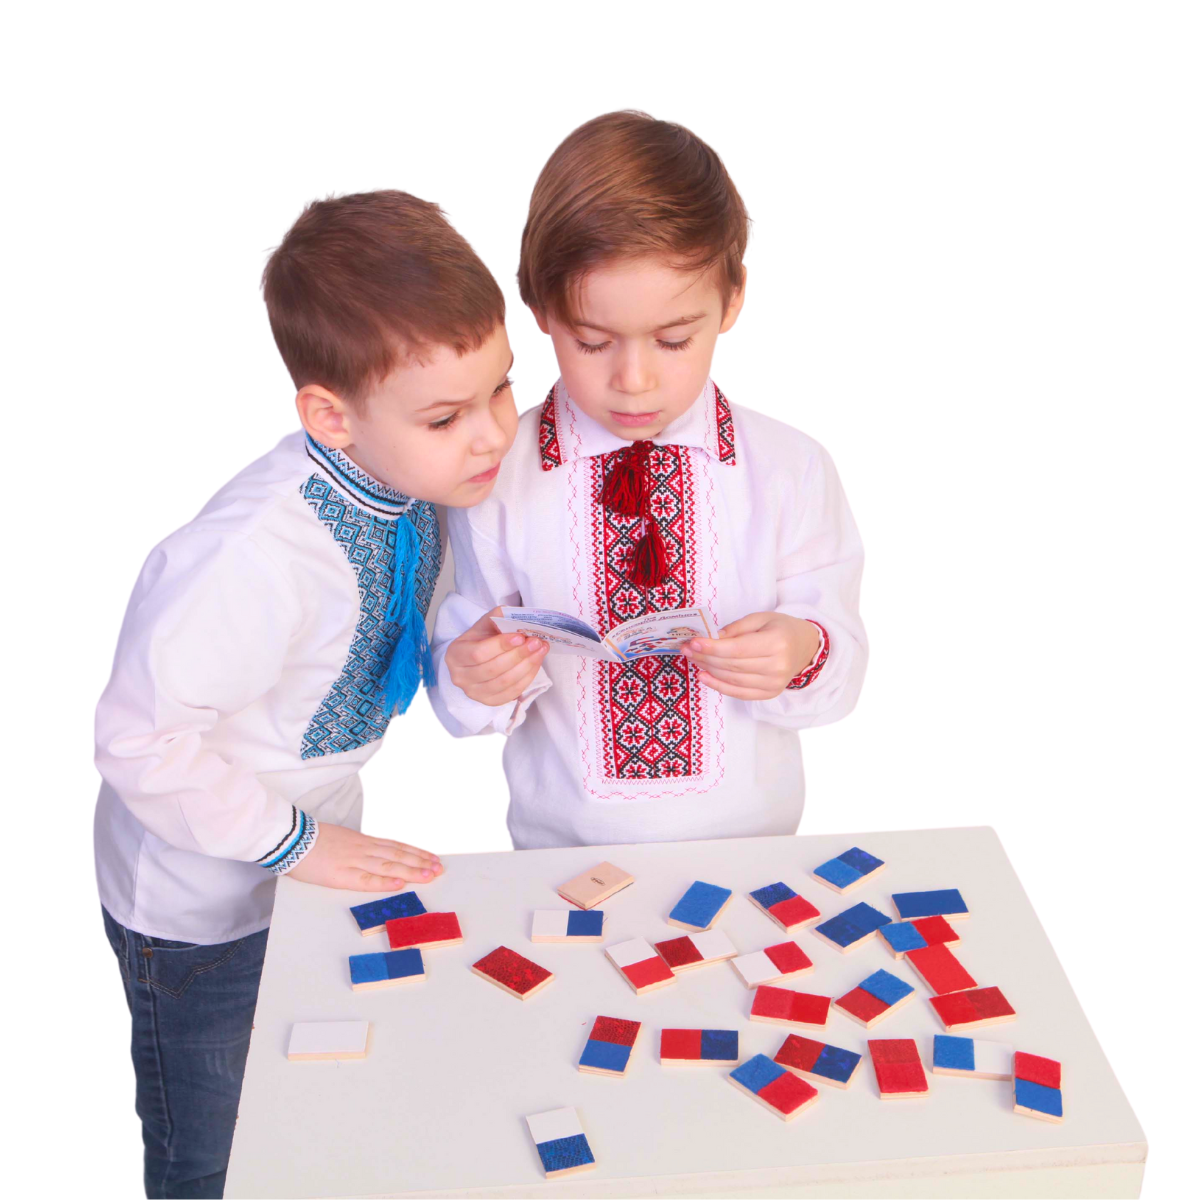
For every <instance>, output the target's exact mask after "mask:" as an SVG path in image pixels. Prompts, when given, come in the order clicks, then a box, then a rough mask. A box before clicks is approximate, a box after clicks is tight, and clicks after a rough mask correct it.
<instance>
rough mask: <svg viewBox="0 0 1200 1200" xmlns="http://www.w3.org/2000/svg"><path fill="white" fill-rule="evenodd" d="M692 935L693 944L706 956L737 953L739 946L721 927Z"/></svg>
mask: <svg viewBox="0 0 1200 1200" xmlns="http://www.w3.org/2000/svg"><path fill="white" fill-rule="evenodd" d="M690 937H691V939H692V945H694V946H695V947H696V949H697V950H699V951H700V953H701V954H703V955H704V957H705V958H720V957H721V956H722V955H723V954H736V953H737V947H736V946H735V945H734V944H733V943H732V942H731V941H730V940H729V937H728V935H727V934H724V933H722V932H721V931H720V930H719V929H709V930H706V931H705V932H704V933H693V934H691V935H690ZM776 974H779V972H778V971H776Z"/></svg>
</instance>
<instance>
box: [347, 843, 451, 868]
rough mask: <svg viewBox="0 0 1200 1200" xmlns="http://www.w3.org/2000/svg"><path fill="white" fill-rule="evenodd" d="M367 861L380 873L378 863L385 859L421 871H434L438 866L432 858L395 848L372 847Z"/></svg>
mask: <svg viewBox="0 0 1200 1200" xmlns="http://www.w3.org/2000/svg"><path fill="white" fill-rule="evenodd" d="M365 857H366V859H367V861H368V862H369V863H371V864H373V869H374V870H376V871H378V870H379V867H378V865H377V864H378V861H379V860H380V859H384V860H386V861H388V862H395V863H402V864H403V865H404V866H406V867H412V868H414V869H415V870H419V871H428V870H432V869H433V868H434V867H436V866H437V865H438V864H437V863H436V862H434V860H433V859H432V858H427V857H425V856H423V855H417V854H410V853H409V852H408V851H406V850H399V849H397V848H396V847H395V846H380V847H375V846H372V847H370V848H369V849H368V850H367V853H366V856H365Z"/></svg>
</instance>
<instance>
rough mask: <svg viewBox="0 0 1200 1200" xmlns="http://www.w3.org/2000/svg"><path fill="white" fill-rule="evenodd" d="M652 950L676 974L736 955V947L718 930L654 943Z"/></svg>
mask: <svg viewBox="0 0 1200 1200" xmlns="http://www.w3.org/2000/svg"><path fill="white" fill-rule="evenodd" d="M654 949H655V951H656V953H657V954H658V955H659V957H660V958H661V959H662V960H663V962H665V963H666V964H667V966H668V967H670V968H671V970H672V971H675V972H677V973H678V972H679V971H691V970H693V969H694V968H695V967H703V966H707V965H708V964H709V963H715V962H724V961H725V960H726V959H727V958H733V957H734V955H735V954H737V947H736V946H735V945H734V944H733V943H732V942H731V941H730V940H729V938H727V937H726V936H725V934H723V933H722V932H721V931H720V930H719V929H710V930H708V931H707V932H706V933H689V934H685V935H684V936H683V937H677V938H670V939H668V940H667V941H665V942H655V943H654Z"/></svg>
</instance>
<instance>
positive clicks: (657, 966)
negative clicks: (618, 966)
mask: <svg viewBox="0 0 1200 1200" xmlns="http://www.w3.org/2000/svg"><path fill="white" fill-rule="evenodd" d="M623 971H624V975H625V978H626V979H628V980H629V982H630V983H632V984H633V986H634V987H635V988H644V987H649V986H650V984H652V983H662V982H664V981H665V980H667V979H674V978H675V973H674V972H673V971H672V970H671V968H670V967H668V966H667V964H666V963H665V962H663V960H662V959H661V958H659V957H658V955H657V954H656V955H655V956H654V957H653V958H646V959H643V960H642V961H641V962H636V963H631V964H630V965H629V966H628V967H624V968H623Z"/></svg>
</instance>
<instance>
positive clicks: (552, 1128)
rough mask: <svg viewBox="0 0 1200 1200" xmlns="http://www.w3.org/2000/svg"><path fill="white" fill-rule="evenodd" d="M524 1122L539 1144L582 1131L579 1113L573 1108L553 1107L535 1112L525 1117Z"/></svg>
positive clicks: (573, 1135)
mask: <svg viewBox="0 0 1200 1200" xmlns="http://www.w3.org/2000/svg"><path fill="white" fill-rule="evenodd" d="M525 1123H526V1124H527V1125H528V1126H529V1132H530V1134H531V1135H532V1137H533V1140H534V1141H535V1142H536V1143H537V1144H538V1145H539V1146H540V1145H541V1144H542V1143H543V1142H553V1141H555V1140H557V1139H558V1138H565V1137H577V1136H578V1135H579V1134H581V1133H582V1132H583V1126H582V1125H580V1123H579V1114H578V1113H576V1111H575V1110H574V1109H573V1108H555V1109H551V1111H550V1112H544V1113H535V1114H534V1115H533V1116H532V1117H526V1118H525Z"/></svg>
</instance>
